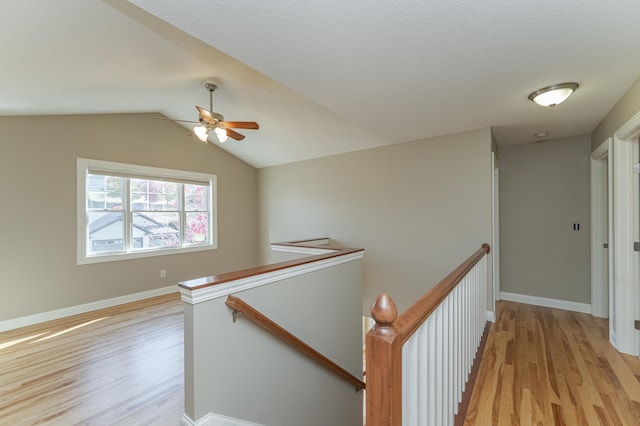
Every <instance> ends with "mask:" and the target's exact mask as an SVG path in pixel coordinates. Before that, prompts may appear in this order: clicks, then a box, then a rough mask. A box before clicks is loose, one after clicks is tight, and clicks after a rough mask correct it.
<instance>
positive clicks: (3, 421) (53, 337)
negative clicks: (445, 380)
mask: <svg viewBox="0 0 640 426" xmlns="http://www.w3.org/2000/svg"><path fill="white" fill-rule="evenodd" d="M497 314H498V315H497V317H498V320H497V322H496V323H495V324H494V326H493V327H492V328H491V331H490V334H489V337H488V340H487V345H486V349H485V353H484V355H483V360H482V364H481V366H480V371H479V373H478V379H477V381H476V388H475V389H474V392H473V394H472V398H471V403H470V407H469V411H468V414H467V419H466V421H465V425H467V426H471V425H476V426H488V425H508V426H514V425H523V426H524V425H543V426H554V425H567V426H575V425H605V426H609V425H629V426H631V425H640V360H639V359H638V358H634V357H630V356H625V355H621V354H619V353H618V352H616V351H615V350H613V349H612V348H611V346H610V345H609V343H608V342H607V338H606V335H607V321H606V320H601V319H597V318H593V317H591V316H590V315H585V314H577V313H573V312H567V311H560V310H555V309H547V308H540V307H536V306H530V305H522V304H517V303H510V302H499V303H498V312H497ZM183 389H184V379H183V310H182V303H181V302H180V300H179V297H178V295H169V296H163V297H160V298H155V299H149V300H147V301H142V302H136V303H133V304H129V305H123V306H120V307H115V308H110V309H105V310H101V311H96V312H92V313H88V314H83V315H78V316H75V317H71V318H66V319H63V320H58V321H52V322H49V323H45V324H42V325H37V326H33V327H27V328H23V329H19V330H15V331H10V332H5V333H0V425H12V426H13V425H36V424H38V425H39V424H46V425H65V426H68V425H89V424H91V425H127V426H129V425H158V426H172V425H179V424H180V416H181V415H182V413H183V412H184V399H183V398H184V397H183V393H184V390H183Z"/></svg>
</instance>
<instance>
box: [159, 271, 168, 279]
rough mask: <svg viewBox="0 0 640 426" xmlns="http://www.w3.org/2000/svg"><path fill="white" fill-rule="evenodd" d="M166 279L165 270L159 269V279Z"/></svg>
mask: <svg viewBox="0 0 640 426" xmlns="http://www.w3.org/2000/svg"><path fill="white" fill-rule="evenodd" d="M166 277H167V270H166V269H160V278H166Z"/></svg>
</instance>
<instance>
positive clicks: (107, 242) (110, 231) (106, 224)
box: [87, 212, 124, 254]
mask: <svg viewBox="0 0 640 426" xmlns="http://www.w3.org/2000/svg"><path fill="white" fill-rule="evenodd" d="M88 215H89V216H88V217H89V223H88V244H87V252H88V254H95V253H99V252H106V251H117V252H121V251H123V249H124V246H123V243H122V241H123V238H124V225H123V216H122V215H123V213H121V212H89V213H88Z"/></svg>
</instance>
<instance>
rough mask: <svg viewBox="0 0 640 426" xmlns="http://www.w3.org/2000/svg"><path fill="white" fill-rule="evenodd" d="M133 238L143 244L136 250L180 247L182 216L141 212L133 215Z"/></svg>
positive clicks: (137, 246) (138, 245)
mask: <svg viewBox="0 0 640 426" xmlns="http://www.w3.org/2000/svg"><path fill="white" fill-rule="evenodd" d="M131 227H132V229H131V233H132V238H133V240H134V241H135V240H136V239H139V240H141V241H142V244H140V243H137V244H134V246H135V247H134V248H151V247H176V246H180V214H179V213H157V212H141V213H133V221H132V224H131Z"/></svg>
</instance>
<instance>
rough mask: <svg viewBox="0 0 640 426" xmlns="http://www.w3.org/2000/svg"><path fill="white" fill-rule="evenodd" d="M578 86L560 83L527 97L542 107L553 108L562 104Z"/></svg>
mask: <svg viewBox="0 0 640 426" xmlns="http://www.w3.org/2000/svg"><path fill="white" fill-rule="evenodd" d="M578 87H580V85H579V84H578V83H560V84H553V85H551V86H547V87H543V88H542V89H539V90H536V91H535V92H533V93H532V94H530V95H529V99H530V100H532V101H533V102H535V103H537V104H538V105H541V106H544V107H553V106H556V105H558V104H560V103H562V102H564V101H565V100H566V99H567V98H568V97H569V96H571V94H572V93H573V92H574V91H575V90H576V89H577V88H578Z"/></svg>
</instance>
